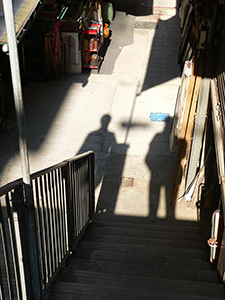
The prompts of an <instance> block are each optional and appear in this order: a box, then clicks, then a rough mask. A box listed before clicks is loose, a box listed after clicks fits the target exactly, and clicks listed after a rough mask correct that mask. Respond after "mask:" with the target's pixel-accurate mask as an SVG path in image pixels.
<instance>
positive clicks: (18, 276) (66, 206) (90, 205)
mask: <svg viewBox="0 0 225 300" xmlns="http://www.w3.org/2000/svg"><path fill="white" fill-rule="evenodd" d="M31 185H32V194H33V204H34V213H35V232H34V234H35V238H36V241H37V243H36V244H37V249H36V250H37V253H38V255H37V259H38V266H39V274H38V276H36V278H39V279H38V280H39V282H34V280H33V278H32V276H31V274H32V270H31V264H32V259H33V258H31V255H30V251H29V248H30V247H29V235H28V232H27V226H28V222H27V214H28V213H29V211H28V210H27V207H26V202H25V201H24V196H23V190H24V187H23V183H22V180H17V181H14V182H12V183H10V184H8V185H6V186H4V187H2V188H0V248H1V249H0V282H1V287H0V299H29V300H30V299H35V300H36V299H38V298H40V297H37V296H36V295H35V293H34V290H35V289H34V285H39V286H40V290H41V297H43V295H44V294H45V293H46V291H47V289H48V287H49V285H50V284H51V282H52V281H53V280H54V277H55V275H56V274H57V272H58V270H59V269H60V267H61V266H62V264H63V263H64V261H65V259H66V258H67V257H68V255H69V254H70V252H72V251H73V250H74V249H75V247H76V244H77V242H78V241H79V239H80V237H81V236H82V234H83V233H84V231H85V229H86V227H87V226H88V224H89V223H90V221H91V218H92V214H93V212H94V153H93V152H88V153H85V154H83V155H79V156H77V157H75V158H73V159H70V160H68V161H64V162H62V163H60V164H58V165H55V166H53V167H50V168H47V169H45V170H42V171H40V172H37V173H35V174H33V175H31Z"/></svg>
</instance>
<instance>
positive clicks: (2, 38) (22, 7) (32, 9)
mask: <svg viewBox="0 0 225 300" xmlns="http://www.w3.org/2000/svg"><path fill="white" fill-rule="evenodd" d="M45 2H46V0H44V1H40V0H12V3H13V11H14V19H15V29H16V36H17V39H18V41H19V40H20V38H21V36H22V35H23V33H24V32H25V31H26V30H28V28H29V26H30V25H31V24H32V23H33V20H34V19H35V16H36V14H37V13H38V12H39V11H40V9H41V7H43V5H44V4H45ZM0 44H1V45H3V44H7V34H6V28H5V19H4V12H3V4H2V0H0Z"/></svg>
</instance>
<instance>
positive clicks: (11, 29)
mask: <svg viewBox="0 0 225 300" xmlns="http://www.w3.org/2000/svg"><path fill="white" fill-rule="evenodd" d="M2 2H3V9H4V18H5V25H6V32H7V38H8V45H9V59H10V68H11V76H12V85H13V94H14V103H15V110H16V117H17V126H18V135H19V149H20V157H21V168H22V177H23V183H24V191H25V199H24V200H25V203H26V209H27V218H28V224H29V226H28V234H29V246H30V247H29V248H30V249H29V250H30V259H31V269H32V280H33V295H34V299H41V287H40V278H39V264H38V253H37V241H36V228H35V216H34V204H33V197H32V190H31V180H30V168H29V160H28V150H27V139H26V124H25V113H24V105H23V97H22V87H21V78H20V67H19V58H18V49H17V41H16V31H15V21H14V15H13V5H12V0H3V1H2ZM28 276H29V275H28Z"/></svg>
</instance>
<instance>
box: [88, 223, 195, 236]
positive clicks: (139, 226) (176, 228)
mask: <svg viewBox="0 0 225 300" xmlns="http://www.w3.org/2000/svg"><path fill="white" fill-rule="evenodd" d="M197 224H198V223H197ZM197 224H195V225H178V224H177V223H175V224H173V223H172V224H171V223H161V222H160V223H157V222H148V223H135V222H134V223H132V222H110V221H108V222H106V221H104V222H103V221H93V223H92V225H91V226H90V228H91V227H97V228H110V229H116V228H117V229H118V228H121V229H135V230H144V231H160V232H162V231H163V232H189V233H196V234H200V227H199V226H198V225H197Z"/></svg>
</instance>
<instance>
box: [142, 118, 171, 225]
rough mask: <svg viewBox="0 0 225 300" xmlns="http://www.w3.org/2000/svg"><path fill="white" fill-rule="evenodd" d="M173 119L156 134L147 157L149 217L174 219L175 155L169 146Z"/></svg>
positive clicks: (153, 218)
mask: <svg viewBox="0 0 225 300" xmlns="http://www.w3.org/2000/svg"><path fill="white" fill-rule="evenodd" d="M170 130H171V121H168V122H165V128H164V130H163V131H162V132H160V133H158V134H156V135H155V137H154V138H153V140H152V141H151V143H150V145H149V151H148V153H147V155H146V158H145V163H146V164H147V166H148V168H149V171H150V183H149V218H150V219H152V220H156V219H170V220H172V219H174V208H173V207H172V206H171V205H169V196H170V188H171V178H172V175H173V166H174V155H173V154H172V153H171V152H170V148H169V134H170Z"/></svg>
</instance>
